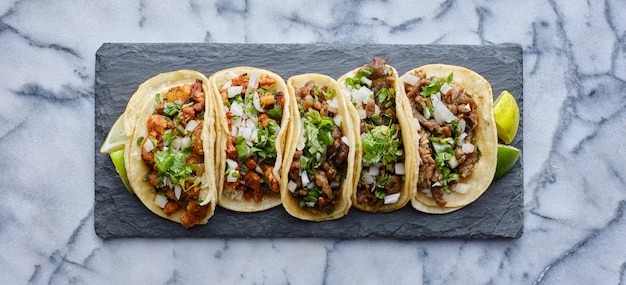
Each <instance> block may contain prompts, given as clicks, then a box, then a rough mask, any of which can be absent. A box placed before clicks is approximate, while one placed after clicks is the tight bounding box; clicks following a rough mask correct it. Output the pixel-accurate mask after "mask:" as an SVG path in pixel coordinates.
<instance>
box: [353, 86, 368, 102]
mask: <svg viewBox="0 0 626 285" xmlns="http://www.w3.org/2000/svg"><path fill="white" fill-rule="evenodd" d="M351 95H352V99H353V100H354V101H355V102H356V103H357V104H367V102H369V101H370V100H372V96H373V95H374V92H372V90H370V89H369V88H367V87H365V86H361V88H359V89H352V91H351Z"/></svg>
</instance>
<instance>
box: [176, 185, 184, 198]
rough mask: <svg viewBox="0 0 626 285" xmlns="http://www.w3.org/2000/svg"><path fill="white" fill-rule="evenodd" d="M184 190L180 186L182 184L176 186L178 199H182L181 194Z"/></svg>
mask: <svg viewBox="0 0 626 285" xmlns="http://www.w3.org/2000/svg"><path fill="white" fill-rule="evenodd" d="M182 191H183V189H182V188H180V185H176V186H174V196H176V200H180V194H181V192H182Z"/></svg>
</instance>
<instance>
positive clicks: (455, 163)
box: [447, 157, 459, 169]
mask: <svg viewBox="0 0 626 285" xmlns="http://www.w3.org/2000/svg"><path fill="white" fill-rule="evenodd" d="M447 163H448V166H450V168H452V169H455V168H456V167H457V166H459V161H458V160H456V157H453V158H451V159H448V162H447Z"/></svg>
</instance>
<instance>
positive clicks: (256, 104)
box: [252, 91, 265, 113]
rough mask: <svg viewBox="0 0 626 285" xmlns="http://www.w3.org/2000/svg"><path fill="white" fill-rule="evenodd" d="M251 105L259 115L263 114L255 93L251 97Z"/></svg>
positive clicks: (259, 100) (257, 94) (257, 95)
mask: <svg viewBox="0 0 626 285" xmlns="http://www.w3.org/2000/svg"><path fill="white" fill-rule="evenodd" d="M252 104H253V105H254V108H255V109H256V110H257V111H259V112H260V113H264V112H265V110H263V108H261V99H260V98H259V93H258V92H256V91H254V95H252Z"/></svg>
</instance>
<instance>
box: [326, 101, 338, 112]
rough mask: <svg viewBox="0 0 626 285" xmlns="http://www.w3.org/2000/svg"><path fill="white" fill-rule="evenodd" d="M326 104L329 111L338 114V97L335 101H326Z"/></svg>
mask: <svg viewBox="0 0 626 285" xmlns="http://www.w3.org/2000/svg"><path fill="white" fill-rule="evenodd" d="M326 104H328V111H331V112H333V113H337V108H339V103H337V97H334V98H333V99H330V100H326Z"/></svg>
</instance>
